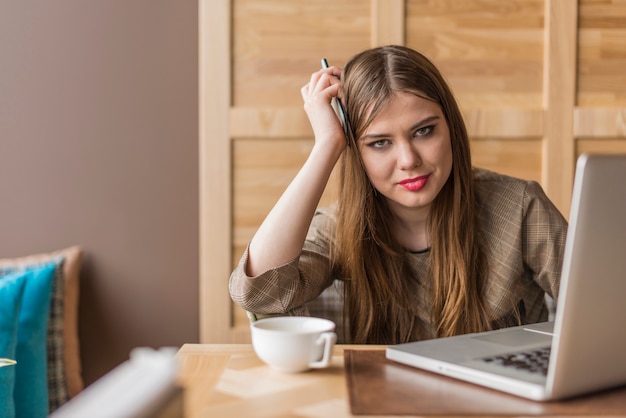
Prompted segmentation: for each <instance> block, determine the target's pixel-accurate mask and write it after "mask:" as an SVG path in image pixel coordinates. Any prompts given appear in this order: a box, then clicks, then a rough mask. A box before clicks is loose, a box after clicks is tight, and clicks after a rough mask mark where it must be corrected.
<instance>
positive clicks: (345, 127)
mask: <svg viewBox="0 0 626 418" xmlns="http://www.w3.org/2000/svg"><path fill="white" fill-rule="evenodd" d="M322 68H328V61H327V60H326V58H322ZM333 102H334V103H333V104H334V106H333V109H335V113H337V115H338V116H339V119H340V120H341V127H342V128H343V133H344V134H345V136H346V142H347V144H348V145H350V140H349V139H348V138H349V137H348V123H347V120H346V113H345V111H344V110H343V105H342V104H341V100H340V99H339V97H333Z"/></svg>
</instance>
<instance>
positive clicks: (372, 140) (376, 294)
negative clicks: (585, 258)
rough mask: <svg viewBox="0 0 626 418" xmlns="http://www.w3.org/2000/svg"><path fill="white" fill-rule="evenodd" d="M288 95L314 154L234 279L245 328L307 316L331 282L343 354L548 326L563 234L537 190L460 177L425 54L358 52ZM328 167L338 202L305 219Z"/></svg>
mask: <svg viewBox="0 0 626 418" xmlns="http://www.w3.org/2000/svg"><path fill="white" fill-rule="evenodd" d="M301 93H302V97H303V99H304V109H305V111H306V113H307V115H308V117H309V120H310V122H311V125H312V127H313V132H314V135H315V143H314V146H313V148H312V150H311V153H310V155H309V157H308V159H307V160H306V162H305V163H304V165H303V166H302V168H301V169H300V171H299V172H298V174H297V175H296V177H295V178H294V180H293V181H292V183H291V184H290V185H289V187H288V188H287V189H286V191H285V192H284V194H283V195H282V197H281V198H280V199H279V201H278V202H277V203H276V205H275V206H274V208H273V209H272V211H271V212H270V213H269V214H268V216H267V218H266V219H265V220H264V222H263V223H262V225H261V226H260V228H259V229H258V231H257V233H256V234H255V236H254V237H253V239H252V241H251V242H250V244H249V246H248V248H247V249H246V251H245V253H244V255H243V257H242V259H241V261H240V263H239V265H238V267H237V268H236V269H235V270H234V271H233V273H232V275H231V278H230V293H231V297H232V299H233V301H234V302H235V303H237V304H239V305H240V306H242V307H243V308H244V309H246V310H247V311H248V312H250V313H251V314H252V315H251V316H252V317H253V318H256V317H258V316H263V315H276V314H279V315H308V314H309V312H308V310H307V307H306V304H307V303H308V302H310V301H312V300H313V299H315V298H316V297H318V295H320V293H321V292H322V291H324V289H326V288H327V287H329V286H330V285H331V284H332V283H333V282H334V281H336V280H339V281H341V282H342V283H343V295H342V300H340V303H341V304H342V305H343V313H344V314H343V319H344V321H345V326H346V328H347V329H349V335H347V336H346V342H352V343H376V344H396V343H400V342H407V341H413V340H418V339H428V338H436V337H445V336H451V335H456V334H461V333H468V332H478V331H483V330H489V329H494V328H499V327H504V326H511V325H517V324H522V323H533V322H539V321H542V320H546V319H547V317H548V310H547V307H546V304H545V298H544V296H545V294H546V293H547V294H548V295H550V296H552V297H553V298H556V296H557V293H558V288H559V280H560V272H561V264H562V255H563V250H564V244H565V235H566V230H567V223H566V221H565V219H564V218H563V216H562V215H561V214H560V213H559V211H558V210H557V209H556V208H555V207H554V205H553V204H552V203H551V202H550V200H549V199H548V198H547V197H546V195H545V193H544V192H543V190H542V189H541V187H540V186H539V185H538V184H537V183H536V182H532V181H525V180H519V179H515V178H511V177H507V176H504V175H500V174H496V173H493V172H488V171H486V170H480V169H474V168H473V167H472V164H471V158H470V147H469V141H468V137H467V132H466V129H465V124H464V122H463V119H462V116H461V113H460V111H459V108H458V106H457V104H456V101H455V99H454V97H453V95H452V93H451V91H450V89H449V87H448V86H447V84H446V82H445V81H444V79H443V77H442V76H441V74H440V73H439V71H438V70H437V68H436V67H435V66H434V65H433V64H432V63H431V62H430V61H429V60H428V59H427V58H426V57H424V56H423V55H421V54H420V53H418V52H416V51H414V50H411V49H409V48H406V47H401V46H386V47H380V48H374V49H371V50H366V51H364V52H362V53H359V54H357V55H356V56H355V57H353V58H352V59H351V60H350V61H349V62H348V63H347V65H346V67H345V69H344V70H343V71H342V70H341V69H339V68H336V67H331V68H327V69H322V70H320V71H317V72H316V73H314V74H313V75H312V76H311V79H310V81H309V83H308V84H306V85H305V86H304V87H303V88H302V90H301ZM335 96H339V97H341V99H342V101H343V104H344V106H345V113H346V115H347V116H346V117H347V124H348V127H349V129H348V138H346V137H345V135H344V132H343V130H342V126H341V123H340V121H339V119H338V118H337V116H336V115H335V113H334V111H333V108H332V106H331V99H332V98H333V97H335ZM346 140H347V141H346ZM339 161H340V167H341V178H340V183H341V184H340V195H339V200H338V203H337V205H336V206H335V207H332V208H320V209H318V204H319V200H320V197H321V195H322V192H323V191H324V188H325V187H326V184H327V181H328V178H329V176H330V173H331V171H332V170H333V167H334V166H335V165H336V164H337V162H339Z"/></svg>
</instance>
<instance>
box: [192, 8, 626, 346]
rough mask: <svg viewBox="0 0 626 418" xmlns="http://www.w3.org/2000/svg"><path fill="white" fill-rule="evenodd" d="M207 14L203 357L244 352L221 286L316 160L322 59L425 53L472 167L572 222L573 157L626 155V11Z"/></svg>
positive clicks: (203, 20) (328, 196)
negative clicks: (306, 91)
mask: <svg viewBox="0 0 626 418" xmlns="http://www.w3.org/2000/svg"><path fill="white" fill-rule="evenodd" d="M199 4H200V10H201V12H200V28H201V31H200V37H201V38H200V77H201V83H200V85H201V91H200V103H201V112H202V114H201V117H200V119H201V126H200V150H201V155H200V164H201V174H200V175H201V179H200V181H201V187H202V190H201V206H202V207H201V217H202V218H201V226H202V227H201V231H200V242H201V251H202V254H201V263H202V265H201V278H200V280H201V286H200V289H201V292H202V294H201V295H200V298H201V306H202V310H201V315H202V318H201V320H200V322H201V328H202V329H201V339H202V342H245V341H248V339H249V334H248V320H247V317H246V316H245V313H244V312H243V311H242V310H241V309H239V308H237V307H234V306H232V304H231V303H230V299H229V297H228V292H227V281H228V276H229V274H230V271H231V269H232V268H233V266H234V265H235V263H236V262H237V261H238V259H239V257H240V256H241V253H242V252H243V250H244V248H245V245H246V244H247V242H248V241H249V240H250V238H251V237H252V234H253V233H254V231H255V230H256V228H257V227H258V225H259V223H260V222H261V221H262V219H263V218H264V216H265V214H266V213H267V212H268V211H269V209H270V208H271V206H272V205H273V204H274V202H275V201H276V199H277V198H278V197H279V195H280V193H281V192H282V190H283V189H284V188H285V187H286V186H287V184H288V183H289V182H290V181H291V178H292V177H293V176H294V175H295V173H296V172H297V170H298V169H299V167H300V165H301V164H302V162H303V161H304V159H305V158H306V156H307V154H308V152H309V150H310V147H311V146H312V137H311V135H312V134H311V129H310V126H309V124H308V121H307V119H306V116H305V114H304V111H303V110H302V103H301V98H300V87H301V86H302V85H304V84H305V83H306V82H307V80H308V77H309V75H310V73H311V72H312V71H314V70H315V69H316V68H318V67H319V60H320V58H322V57H326V58H327V59H328V60H329V62H330V63H331V64H333V65H338V66H343V65H344V64H345V62H346V61H347V60H348V59H349V58H350V56H352V55H353V54H354V53H356V52H358V51H360V50H362V49H365V48H368V47H371V46H377V45H384V44H389V43H397V44H405V45H408V46H410V47H413V48H416V49H418V50H421V51H422V52H424V53H425V54H426V55H427V56H429V57H430V58H431V59H432V60H433V61H434V62H435V63H436V64H437V65H438V66H439V68H440V69H441V70H442V72H443V73H444V75H445V76H446V78H447V79H448V81H449V82H450V85H451V86H452V88H453V90H454V91H455V94H456V95H457V98H458V100H459V103H460V105H461V108H462V110H463V113H464V115H465V118H466V122H467V126H468V131H469V132H470V136H471V145H472V151H473V161H474V164H475V165H478V166H482V167H486V168H489V169H493V170H496V171H499V172H503V173H507V174H511V175H514V176H518V177H522V178H527V179H534V180H537V181H539V182H541V183H542V185H543V186H544V188H545V189H546V191H547V193H548V195H549V196H550V197H551V198H552V199H553V201H554V202H555V203H556V204H557V206H558V207H559V208H560V209H561V210H562V211H563V212H564V213H565V214H567V213H568V212H569V204H570V194H571V182H572V179H573V169H574V163H575V158H576V156H577V155H578V154H580V153H581V152H621V153H626V78H625V75H624V74H625V72H624V71H623V68H626V29H625V28H626V0H580V1H578V2H577V1H575V0H507V1H501V0H481V1H478V0H476V1H474V0H445V1H444V0H342V1H337V0H309V1H306V2H304V1H303V2H299V1H289V0H200V3H199ZM207 5H209V6H210V7H206V6H207ZM209 9H210V10H209ZM335 182H336V178H335V177H333V178H332V179H331V184H330V185H329V187H328V190H327V191H326V193H325V195H324V197H323V202H322V204H329V203H330V202H332V201H333V199H334V198H335V195H334V194H335V191H336V187H335Z"/></svg>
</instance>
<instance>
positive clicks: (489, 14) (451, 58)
mask: <svg viewBox="0 0 626 418" xmlns="http://www.w3.org/2000/svg"><path fill="white" fill-rule="evenodd" d="M406 13H407V17H406V19H407V23H406V26H407V29H406V31H407V33H406V43H407V45H408V46H410V47H412V48H415V49H417V50H419V51H421V52H423V53H424V54H425V55H426V56H428V57H429V58H430V59H431V60H432V61H433V62H435V64H436V65H437V66H438V67H439V68H440V70H441V71H442V73H443V74H444V75H445V77H446V78H447V79H448V81H449V82H450V84H451V86H452V88H453V90H454V92H455V94H456V95H457V99H458V100H459V103H460V104H461V106H462V107H464V108H470V107H481V108H483V107H493V106H525V107H540V106H541V100H542V62H543V56H542V51H543V29H544V26H543V14H544V3H543V1H542V0H507V1H501V0H484V1H439V0H408V1H407V12H406Z"/></svg>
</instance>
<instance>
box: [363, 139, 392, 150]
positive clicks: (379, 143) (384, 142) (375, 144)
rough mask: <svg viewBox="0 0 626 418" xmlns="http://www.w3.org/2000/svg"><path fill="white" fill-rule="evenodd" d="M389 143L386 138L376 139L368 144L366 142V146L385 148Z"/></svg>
mask: <svg viewBox="0 0 626 418" xmlns="http://www.w3.org/2000/svg"><path fill="white" fill-rule="evenodd" d="M389 143H390V141H389V140H388V139H380V140H378V141H374V142H370V143H369V144H367V146H368V147H370V148H375V149H380V148H385V147H386V146H387V145H389Z"/></svg>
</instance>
